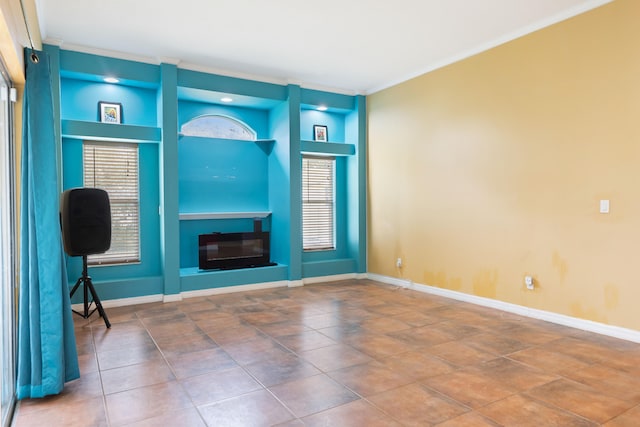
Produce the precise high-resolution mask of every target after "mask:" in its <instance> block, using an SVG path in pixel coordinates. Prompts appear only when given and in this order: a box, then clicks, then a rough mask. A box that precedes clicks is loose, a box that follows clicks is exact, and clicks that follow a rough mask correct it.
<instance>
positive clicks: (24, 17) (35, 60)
mask: <svg viewBox="0 0 640 427" xmlns="http://www.w3.org/2000/svg"><path fill="white" fill-rule="evenodd" d="M20 9H22V20H23V21H24V26H25V28H26V29H27V36H28V37H29V44H30V45H31V55H30V58H31V62H33V63H34V64H37V63H38V61H40V58H38V55H37V54H36V52H35V50H36V48H35V46H34V44H33V38H31V31H29V23H28V22H27V14H26V13H25V11H24V3H23V1H22V0H20Z"/></svg>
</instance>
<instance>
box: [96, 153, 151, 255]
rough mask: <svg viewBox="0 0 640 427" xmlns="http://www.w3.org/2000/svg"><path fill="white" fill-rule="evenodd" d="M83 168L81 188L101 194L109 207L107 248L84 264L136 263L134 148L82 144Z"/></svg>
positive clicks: (137, 220)
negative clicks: (109, 234)
mask: <svg viewBox="0 0 640 427" xmlns="http://www.w3.org/2000/svg"><path fill="white" fill-rule="evenodd" d="M83 165H84V186H85V187H92V188H101V189H103V190H105V191H106V192H107V193H108V194H109V203H110V205H111V248H110V249H109V250H108V251H107V252H105V253H103V254H96V255H89V256H88V257H87V261H88V263H89V264H91V265H97V264H122V263H129V262H138V261H140V203H139V191H138V190H139V189H138V145H137V144H118V143H99V142H90V141H85V142H84V144H83Z"/></svg>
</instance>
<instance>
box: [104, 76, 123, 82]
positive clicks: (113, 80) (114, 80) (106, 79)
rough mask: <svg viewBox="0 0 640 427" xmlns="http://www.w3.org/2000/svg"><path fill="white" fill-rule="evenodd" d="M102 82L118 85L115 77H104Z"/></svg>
mask: <svg viewBox="0 0 640 427" xmlns="http://www.w3.org/2000/svg"><path fill="white" fill-rule="evenodd" d="M104 81H105V82H107V83H120V80H118V79H116V78H115V77H105V78H104Z"/></svg>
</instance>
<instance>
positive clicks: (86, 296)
mask: <svg viewBox="0 0 640 427" xmlns="http://www.w3.org/2000/svg"><path fill="white" fill-rule="evenodd" d="M90 280H91V278H90V277H88V278H87V277H83V278H82V281H83V282H84V286H83V289H82V290H83V291H84V318H85V319H87V318H89V290H88V289H87V283H88V282H90Z"/></svg>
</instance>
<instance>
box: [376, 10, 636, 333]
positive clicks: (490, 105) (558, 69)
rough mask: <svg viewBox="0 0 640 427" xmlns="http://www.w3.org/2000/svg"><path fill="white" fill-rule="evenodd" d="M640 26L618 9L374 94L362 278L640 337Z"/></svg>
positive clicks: (596, 12)
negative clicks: (606, 208) (529, 282)
mask: <svg viewBox="0 0 640 427" xmlns="http://www.w3.org/2000/svg"><path fill="white" fill-rule="evenodd" d="M638 22H640V2H639V1H637V0H617V1H615V2H613V3H609V4H607V5H605V6H602V7H600V8H598V9H595V10H592V11H590V12H587V13H585V14H583V15H580V16H577V17H575V18H572V19H570V20H567V21H564V22H561V23H559V24H556V25H554V26H551V27H548V28H546V29H543V30H540V31H538V32H536V33H533V34H531V35H528V36H525V37H523V38H520V39H518V40H515V41H513V42H510V43H508V44H505V45H502V46H499V47H497V48H494V49H492V50H490V51H487V52H484V53H482V54H479V55H476V56H474V57H471V58H469V59H466V60H464V61H461V62H458V63H455V64H453V65H450V66H448V67H445V68H442V69H439V70H436V71H434V72H431V73H428V74H426V75H423V76H421V77H418V78H416V79H413V80H411V81H408V82H406V83H403V84H399V85H397V86H394V87H392V88H389V89H386V90H383V91H381V92H378V93H376V94H373V95H371V96H369V97H368V106H367V108H368V112H369V113H368V126H369V129H368V132H369V184H370V189H369V197H370V200H369V208H370V209H369V220H370V221H369V230H370V231H369V248H368V250H369V271H370V272H371V273H376V274H381V275H385V276H391V277H398V278H402V279H405V280H410V281H413V282H415V283H420V284H427V285H432V286H438V287H442V288H446V289H451V290H456V291H461V292H465V293H469V294H474V295H478V296H483V297H489V298H494V299H497V300H501V301H506V302H509V303H515V304H519V305H523V306H528V307H533V308H537V309H542V310H548V311H552V312H556V313H560V314H565V315H570V316H574V317H578V318H583V319H589V320H594V321H598V322H602V323H606V324H611V325H617V326H622V327H626V328H631V329H636V330H640V315H639V314H638V302H639V301H640V49H639V47H638V46H639V45H638V41H639V40H640V25H638ZM600 199H609V200H610V203H611V213H610V214H608V215H605V214H600V213H599V212H598V209H599V200H600ZM398 257H402V259H403V263H404V265H403V267H402V268H400V269H399V268H396V265H395V262H396V258H398ZM526 274H530V275H533V277H534V278H535V282H536V286H537V288H536V290H534V291H527V290H526V289H525V287H524V276H525V275H526Z"/></svg>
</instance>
